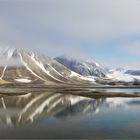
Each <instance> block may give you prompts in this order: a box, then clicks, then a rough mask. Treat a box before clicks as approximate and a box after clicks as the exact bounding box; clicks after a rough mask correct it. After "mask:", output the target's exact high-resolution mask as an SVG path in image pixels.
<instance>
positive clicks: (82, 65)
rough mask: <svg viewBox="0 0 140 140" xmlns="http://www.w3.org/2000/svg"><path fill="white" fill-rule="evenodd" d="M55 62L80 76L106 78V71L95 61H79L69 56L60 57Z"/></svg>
mask: <svg viewBox="0 0 140 140" xmlns="http://www.w3.org/2000/svg"><path fill="white" fill-rule="evenodd" d="M55 60H56V61H58V62H59V63H61V64H63V65H64V66H66V67H67V68H69V69H70V70H72V71H74V72H76V73H78V74H80V75H83V76H96V77H106V71H105V69H103V68H102V67H101V66H100V65H99V64H98V63H96V62H94V61H84V60H78V59H75V58H72V57H68V56H59V57H56V58H55Z"/></svg>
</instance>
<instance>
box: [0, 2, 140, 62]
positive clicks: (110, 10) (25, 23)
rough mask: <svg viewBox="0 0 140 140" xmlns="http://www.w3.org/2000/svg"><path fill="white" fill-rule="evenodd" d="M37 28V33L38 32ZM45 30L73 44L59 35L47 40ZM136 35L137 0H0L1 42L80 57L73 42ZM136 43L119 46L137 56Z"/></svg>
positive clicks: (139, 15)
mask: <svg viewBox="0 0 140 140" xmlns="http://www.w3.org/2000/svg"><path fill="white" fill-rule="evenodd" d="M38 30H41V32H40V33H38ZM48 30H50V31H54V32H60V33H62V34H63V35H64V36H67V37H68V38H69V42H73V43H71V44H69V42H68V43H67V42H66V41H65V39H64V40H63V38H62V40H59V39H58V40H59V41H56V40H55V39H54V40H50V39H49V38H47V36H46V34H49V33H47V32H48ZM33 33H34V34H33ZM139 35H140V1H139V0H29V1H27V0H22V1H19V0H12V1H10V0H6V1H4V0H1V1H0V44H2V45H9V46H16V47H27V48H39V49H41V48H42V50H43V48H46V47H47V48H48V49H49V50H51V51H57V52H59V53H60V52H62V53H66V52H68V53H71V54H73V55H78V56H81V55H83V54H84V52H83V51H81V52H78V50H77V49H76V47H77V46H76V45H77V44H76V42H89V43H93V44H94V43H97V44H98V43H104V42H109V41H112V40H118V41H120V42H121V41H122V42H123V41H124V40H127V38H130V37H133V36H139ZM74 43H75V44H74ZM122 44H123V43H122ZM124 44H125V43H124ZM139 44H140V43H134V44H133V43H128V44H127V43H126V44H125V45H122V46H121V48H122V50H124V51H125V52H128V53H133V54H136V55H139V54H140V53H139V52H140V51H139V50H140V49H139ZM65 46H66V47H65ZM74 47H75V49H73V48H74ZM85 47H86V46H85ZM93 47H94V46H93ZM96 47H97V46H96ZM112 47H113V46H112ZM81 48H82V47H81ZM73 50H74V51H73ZM116 63H117V62H116Z"/></svg>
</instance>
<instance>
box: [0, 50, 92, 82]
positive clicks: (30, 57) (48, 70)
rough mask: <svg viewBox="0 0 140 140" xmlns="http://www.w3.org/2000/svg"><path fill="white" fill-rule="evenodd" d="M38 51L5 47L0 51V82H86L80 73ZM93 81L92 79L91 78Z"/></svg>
mask: <svg viewBox="0 0 140 140" xmlns="http://www.w3.org/2000/svg"><path fill="white" fill-rule="evenodd" d="M72 73H73V72H72V71H71V70H69V69H68V68H66V67H65V66H63V65H61V64H60V63H58V62H57V61H55V60H53V59H50V58H49V57H47V56H45V55H42V54H40V53H38V52H33V51H28V50H24V49H15V48H10V49H9V48H6V49H3V50H1V53H0V74H1V75H0V82H1V83H5V82H10V83H11V82H12V83H44V84H50V83H87V82H89V79H84V78H83V77H82V76H80V75H78V74H77V75H75V76H71V74H72ZM92 81H93V80H92Z"/></svg>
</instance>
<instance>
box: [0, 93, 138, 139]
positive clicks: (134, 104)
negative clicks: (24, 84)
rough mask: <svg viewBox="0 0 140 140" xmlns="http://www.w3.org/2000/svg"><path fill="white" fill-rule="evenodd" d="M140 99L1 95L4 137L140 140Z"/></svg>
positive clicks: (0, 118) (0, 124)
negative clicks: (136, 139) (129, 139)
mask: <svg viewBox="0 0 140 140" xmlns="http://www.w3.org/2000/svg"><path fill="white" fill-rule="evenodd" d="M139 108H140V98H139V97H138V98H121V97H116V98H98V99H91V98H86V97H81V96H75V95H70V94H59V93H57V94H56V93H55V94H54V93H46V92H45V93H28V94H25V95H17V96H8V95H1V96H0V138H140V134H139V129H140V123H139V122H140V117H139V116H140V112H139Z"/></svg>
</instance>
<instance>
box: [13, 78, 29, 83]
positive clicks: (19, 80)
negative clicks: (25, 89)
mask: <svg viewBox="0 0 140 140" xmlns="http://www.w3.org/2000/svg"><path fill="white" fill-rule="evenodd" d="M15 81H17V82H21V83H30V82H31V80H29V79H24V78H23V79H22V78H21V79H15Z"/></svg>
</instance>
